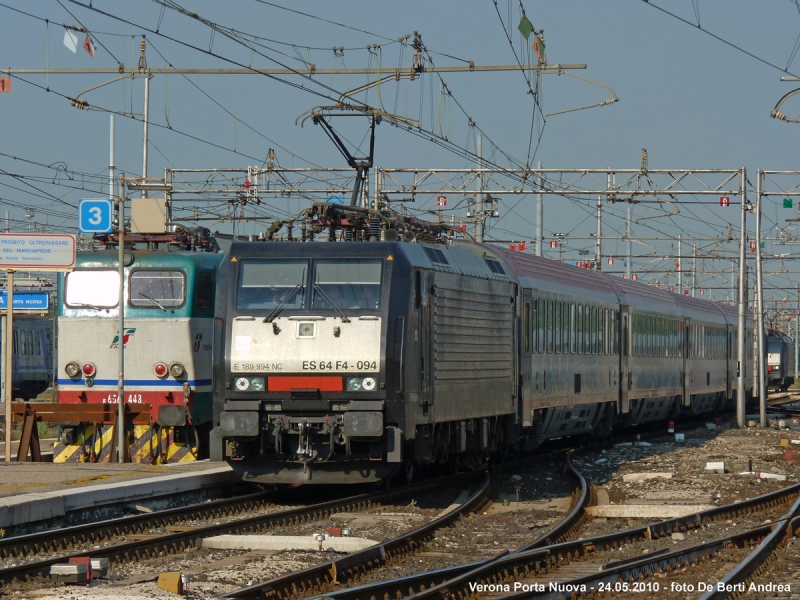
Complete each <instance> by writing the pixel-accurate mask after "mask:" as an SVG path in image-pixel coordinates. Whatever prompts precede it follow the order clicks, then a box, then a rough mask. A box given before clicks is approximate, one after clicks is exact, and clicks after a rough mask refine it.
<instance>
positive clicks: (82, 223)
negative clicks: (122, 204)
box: [78, 198, 114, 233]
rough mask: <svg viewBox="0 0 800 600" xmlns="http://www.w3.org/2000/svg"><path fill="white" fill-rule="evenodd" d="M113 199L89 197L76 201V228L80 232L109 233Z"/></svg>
mask: <svg viewBox="0 0 800 600" xmlns="http://www.w3.org/2000/svg"><path fill="white" fill-rule="evenodd" d="M113 209H114V201H113V200H109V199H108V198H91V199H86V200H79V201H78V230H79V231H80V232H81V233H111V225H112V224H111V220H112V219H111V216H112V215H113V213H114V210H113Z"/></svg>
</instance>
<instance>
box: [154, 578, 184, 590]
mask: <svg viewBox="0 0 800 600" xmlns="http://www.w3.org/2000/svg"><path fill="white" fill-rule="evenodd" d="M158 587H160V588H161V589H162V590H167V591H168V592H172V593H173V594H183V580H182V579H181V574H180V573H161V574H160V575H159V576H158Z"/></svg>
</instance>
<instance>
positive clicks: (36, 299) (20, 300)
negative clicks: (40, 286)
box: [0, 290, 50, 311]
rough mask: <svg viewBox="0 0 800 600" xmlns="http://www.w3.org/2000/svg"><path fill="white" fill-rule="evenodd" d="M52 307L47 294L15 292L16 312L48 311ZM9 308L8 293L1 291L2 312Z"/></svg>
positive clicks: (0, 307) (0, 308)
mask: <svg viewBox="0 0 800 600" xmlns="http://www.w3.org/2000/svg"><path fill="white" fill-rule="evenodd" d="M49 307H50V294H48V293H47V292H14V310H15V311H16V310H35V311H46V310H47V309H48V308H49ZM7 308H8V292H7V291H6V290H2V291H0V310H6V309H7Z"/></svg>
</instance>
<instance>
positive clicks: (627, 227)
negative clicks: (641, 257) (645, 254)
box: [625, 203, 631, 279]
mask: <svg viewBox="0 0 800 600" xmlns="http://www.w3.org/2000/svg"><path fill="white" fill-rule="evenodd" d="M625 233H627V234H628V261H627V266H626V267H625V274H626V276H627V278H628V279H630V278H631V205H630V203H629V204H628V222H627V224H626V225H625Z"/></svg>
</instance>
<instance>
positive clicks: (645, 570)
mask: <svg viewBox="0 0 800 600" xmlns="http://www.w3.org/2000/svg"><path fill="white" fill-rule="evenodd" d="M573 469H574V468H573ZM574 473H575V475H574V476H576V477H577V478H579V480H581V481H583V483H582V485H581V490H582V491H581V495H580V499H579V500H578V502H576V504H575V506H574V507H573V509H572V510H571V511H570V514H569V515H568V516H567V517H565V519H564V520H563V521H562V522H561V523H559V524H558V525H557V526H556V527H554V528H553V529H552V530H551V531H549V532H548V533H546V534H544V535H542V536H540V537H539V538H537V539H535V540H533V541H532V542H530V543H529V544H527V545H525V546H523V547H521V548H519V549H517V550H516V551H514V552H511V553H503V554H500V555H498V556H496V557H494V558H491V559H488V560H485V561H477V562H473V563H470V564H465V565H460V566H458V567H452V568H450V569H442V570H440V571H436V572H430V573H425V574H420V575H416V576H409V577H404V578H401V579H396V580H392V581H386V582H381V583H376V584H373V585H369V586H362V587H359V588H353V589H349V590H343V591H340V592H334V593H328V594H326V597H327V598H332V599H336V600H361V599H364V600H371V599H373V598H393V599H395V598H402V597H410V598H414V599H415V600H417V599H420V600H421V599H427V598H431V599H433V598H436V599H441V598H469V597H485V596H490V597H509V598H548V599H552V598H562V597H563V598H569V597H570V596H571V594H572V593H573V592H578V591H580V590H586V593H589V592H591V593H593V594H595V595H603V594H602V593H601V591H604V592H607V593H609V594H612V595H613V594H617V593H620V592H623V591H634V587H636V586H639V588H640V589H639V590H638V591H640V592H647V591H648V589H647V586H646V585H645V584H643V583H642V581H643V579H645V578H647V577H648V576H649V575H651V574H655V573H664V572H672V573H674V572H675V570H677V569H681V568H683V567H684V566H686V565H689V564H692V563H693V562H697V561H701V560H705V559H706V558H708V557H710V556H714V555H716V554H718V553H719V552H721V551H723V550H725V549H734V548H739V549H744V550H745V551H746V550H747V549H749V548H751V547H753V546H755V545H756V544H757V543H758V542H759V541H760V540H762V539H764V538H765V537H766V536H767V535H769V534H770V532H771V531H772V527H773V525H772V524H768V525H761V526H758V527H741V526H740V527H739V530H738V531H736V532H735V533H732V534H730V535H726V536H721V537H718V538H715V539H710V540H707V541H703V542H701V543H697V544H691V545H689V546H686V547H685V548H681V549H679V550H675V551H669V548H661V549H656V550H652V549H650V550H648V553H647V555H646V556H642V555H641V549H640V548H638V547H637V546H636V545H637V544H639V545H641V544H643V543H644V544H645V545H651V546H652V545H653V543H655V544H658V543H659V540H662V542H661V543H662V544H663V542H664V541H668V540H669V539H670V536H671V535H672V534H673V533H681V534H685V533H686V532H689V531H700V530H704V529H706V530H708V531H710V530H711V528H712V527H713V526H714V525H715V524H716V525H717V526H719V525H720V524H727V522H728V521H729V520H731V519H737V520H740V521H741V520H744V519H746V518H748V516H749V517H750V520H753V519H758V520H763V518H764V513H765V512H771V513H776V514H778V520H777V521H775V522H777V523H778V524H779V525H778V526H780V523H787V522H788V521H787V520H786V519H787V518H783V519H781V518H780V515H781V512H780V511H781V508H782V507H784V506H785V505H786V504H787V503H789V502H791V501H792V500H794V499H796V498H797V497H798V496H800V484H795V485H793V486H789V487H786V488H783V489H781V490H778V491H775V492H771V493H769V494H764V495H761V496H758V497H755V498H752V499H749V500H745V501H742V502H738V503H736V504H730V505H725V506H721V507H717V508H713V509H710V510H707V511H703V512H700V513H696V514H693V515H688V516H685V517H680V518H675V519H669V520H666V521H662V522H659V523H655V524H650V525H646V526H642V527H636V528H632V529H628V530H626V531H622V532H618V533H613V534H606V535H602V536H596V537H591V538H583V539H578V540H574V541H563V540H565V539H567V538H569V537H571V534H573V533H575V532H576V531H577V530H578V529H579V528H580V527H581V525H582V523H583V522H584V521H585V520H586V516H585V513H584V509H585V507H586V506H588V505H590V500H589V498H590V491H588V486H586V484H585V480H583V478H582V476H581V475H580V474H579V473H577V471H575V472H574ZM794 523H795V525H794V526H795V527H796V528H797V527H800V521H794ZM703 537H706V538H707V537H708V536H707V535H705V536H703ZM633 547H636V555H634V556H629V557H627V558H622V556H621V555H624V552H621V550H623V549H625V548H633ZM615 554H616V555H617V557H619V558H620V559H619V560H615V557H614V555H615ZM559 574H561V575H562V577H561V578H559ZM565 575H566V577H565ZM695 579H696V576H695ZM551 583H552V584H553V589H551V585H550V584H551ZM658 586H660V583H658V584H657V585H656V587H658ZM515 587H516V589H515ZM650 587H651V590H650V591H652V587H653V586H652V584H651V586H650ZM537 590H538V591H537ZM662 590H663V588H662ZM515 592H516V593H515ZM653 597H654V598H656V597H658V598H660V597H663V593H661V594H660V595H659V593H658V591H656V592H655V593H654V595H653ZM676 597H681V598H683V597H685V593H684V594H683V595H682V596H676Z"/></svg>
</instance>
